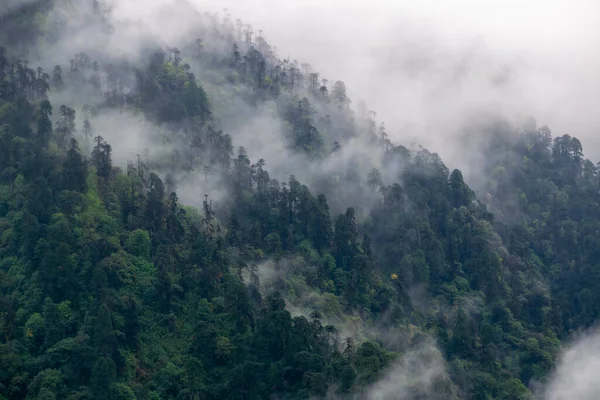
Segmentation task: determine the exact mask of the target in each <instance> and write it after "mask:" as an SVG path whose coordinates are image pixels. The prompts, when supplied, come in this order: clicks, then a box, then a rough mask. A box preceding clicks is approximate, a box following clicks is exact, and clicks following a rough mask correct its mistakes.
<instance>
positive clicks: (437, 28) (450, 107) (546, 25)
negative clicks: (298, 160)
mask: <svg viewBox="0 0 600 400" xmlns="http://www.w3.org/2000/svg"><path fill="white" fill-rule="evenodd" d="M195 2H196V4H197V5H198V6H199V7H202V8H205V9H212V10H215V11H218V10H221V9H223V8H225V7H227V8H228V9H229V11H230V12H231V13H232V14H233V16H234V17H238V16H239V17H241V18H242V19H243V20H244V21H245V22H247V23H251V24H252V25H253V27H254V30H255V31H256V32H257V31H258V30H259V29H260V30H263V31H264V35H265V36H266V37H267V40H269V42H271V44H273V45H275V46H277V48H278V50H279V55H280V56H281V57H287V56H288V55H289V57H290V58H291V59H298V60H301V62H308V63H310V64H311V65H312V66H313V68H315V69H316V70H318V71H319V72H321V76H322V77H325V78H328V79H330V80H331V79H342V80H344V81H345V82H346V84H347V86H348V90H349V95H350V97H351V98H352V99H353V101H354V104H356V103H357V101H358V100H361V99H362V100H364V101H365V102H366V103H367V104H368V106H369V108H370V109H372V110H375V111H376V112H377V113H378V114H377V118H378V120H380V121H385V122H386V125H387V126H388V130H389V132H388V133H389V134H390V137H391V138H393V139H394V140H395V141H397V142H398V143H410V142H413V141H414V142H418V143H420V144H422V145H423V146H425V147H427V148H429V149H431V150H432V151H436V152H438V153H440V155H441V156H442V158H443V159H444V161H445V162H447V163H448V164H449V165H451V166H459V167H461V168H464V169H467V172H468V169H469V165H467V163H468V162H469V161H470V160H468V159H465V148H467V149H468V146H467V145H468V143H465V142H464V140H461V142H460V143H457V141H458V137H459V134H460V131H461V128H462V127H463V126H464V124H465V123H468V122H467V121H469V119H470V117H471V116H472V115H473V114H477V113H479V112H481V111H486V112H495V113H500V114H502V115H504V116H506V117H509V118H515V117H517V116H519V115H520V114H521V115H531V116H534V117H535V118H536V119H537V121H538V124H547V125H549V126H550V128H551V129H552V131H553V133H554V134H555V135H556V134H565V133H568V134H571V135H575V136H577V137H579V138H580V139H581V140H582V142H583V145H584V151H585V153H586V156H588V157H591V158H593V159H594V160H598V158H599V157H600V152H599V151H598V150H595V149H596V148H597V147H598V146H597V145H598V144H600V138H597V137H596V132H597V131H599V130H600V129H599V128H600V118H599V117H598V116H597V113H596V104H598V103H599V101H600V90H599V89H600V83H599V82H600V79H598V78H599V74H600V68H599V67H600V24H599V23H598V22H600V3H598V2H597V1H594V0H578V1H576V2H572V1H567V0H528V1H516V0H512V1H500V0H487V1H475V0H419V1H416V0H398V1H394V0H386V1H376V2H359V1H341V0H327V1H316V0H303V1H296V2H293V1H289V2H288V1H286V2H281V1H272V0H254V1H247V0H229V1H218V2H216V1H201V0H195ZM453 164H454V165H453Z"/></svg>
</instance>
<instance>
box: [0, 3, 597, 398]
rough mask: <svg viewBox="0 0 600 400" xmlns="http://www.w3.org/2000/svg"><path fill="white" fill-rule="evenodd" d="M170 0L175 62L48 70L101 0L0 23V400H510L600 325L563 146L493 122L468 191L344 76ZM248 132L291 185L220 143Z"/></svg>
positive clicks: (95, 54) (578, 155) (149, 53)
mask: <svg viewBox="0 0 600 400" xmlns="http://www.w3.org/2000/svg"><path fill="white" fill-rule="evenodd" d="M177 4H178V7H176V8H175V9H172V10H171V11H170V12H171V13H172V14H168V15H167V14H165V18H177V17H182V16H184V15H185V18H186V20H192V21H194V29H193V30H191V32H186V34H185V35H181V36H180V37H177V40H178V43H177V44H176V46H177V47H176V46H175V44H174V43H165V42H163V41H162V40H160V39H158V38H156V37H152V36H148V38H145V39H144V40H143V41H142V42H140V44H139V48H138V49H137V50H138V51H139V54H137V53H136V54H135V56H134V57H128V56H127V55H124V54H115V53H111V51H110V48H108V49H99V48H96V47H95V46H91V47H90V50H89V51H87V52H83V51H79V50H77V51H76V52H74V53H72V54H71V55H70V56H69V57H67V58H65V59H62V60H56V62H57V63H54V60H55V58H56V53H59V52H58V51H57V50H56V51H54V52H53V50H55V49H62V48H64V46H63V47H57V46H59V45H61V43H63V42H64V40H65V38H68V37H69V36H70V35H77V34H80V33H81V32H88V33H89V32H92V33H93V34H94V35H98V37H100V39H97V40H99V41H101V40H102V38H110V37H115V36H116V37H119V36H118V35H119V34H120V33H119V32H121V30H123V29H124V28H126V27H127V26H128V25H127V24H126V23H124V22H123V21H114V20H113V19H112V18H111V9H110V7H109V6H108V5H107V4H104V3H102V2H100V1H89V2H81V4H73V3H72V2H69V1H61V0H56V1H50V0H44V1H41V0H40V1H31V2H28V3H27V4H25V5H23V6H21V7H15V8H14V9H10V10H9V11H7V12H5V13H2V14H0V399H6V400H9V399H10V400H12V399H44V400H48V399H119V400H121V399H122V400H125V399H127V400H130V399H140V400H143V399H309V398H310V399H316V398H332V399H345V398H347V399H352V398H366V399H395V398H402V399H425V398H426V399H463V398H464V399H530V398H533V397H534V395H533V394H532V393H533V392H534V391H535V390H534V389H535V387H536V385H540V384H543V382H544V381H545V380H546V379H547V378H548V374H549V373H550V372H551V371H552V369H553V367H554V366H555V364H556V361H557V356H558V355H559V351H560V349H561V343H563V342H564V341H567V340H568V339H569V338H570V337H571V336H572V335H573V333H575V332H577V331H579V330H582V329H586V328H588V327H590V326H592V325H593V324H594V323H595V321H596V319H597V317H598V313H599V312H600V301H599V300H600V299H599V298H598V296H600V294H598V290H597V287H598V285H600V274H598V271H600V270H599V269H598V268H599V265H600V250H599V249H600V243H598V241H599V240H600V211H599V208H598V198H599V197H598V196H599V188H600V176H599V171H598V166H597V165H595V164H594V163H593V162H591V161H589V160H586V159H585V158H584V156H583V149H582V145H581V143H580V142H579V140H578V139H576V138H574V137H571V136H569V135H563V136H558V137H555V138H553V137H552V134H551V132H550V130H549V129H548V128H547V127H537V126H535V124H528V125H525V126H518V127H516V126H513V125H511V124H509V123H508V122H504V121H491V122H490V124H489V127H488V129H485V130H484V131H482V132H481V133H480V134H481V135H486V137H488V139H489V140H487V142H486V143H487V147H485V148H482V149H481V151H482V152H483V153H484V154H485V155H487V156H486V157H485V159H486V160H487V162H486V163H485V165H484V166H482V167H481V173H482V174H483V175H484V176H485V182H486V184H485V185H483V186H482V187H480V188H478V189H477V190H476V191H475V190H473V189H471V188H470V187H469V186H468V185H467V184H466V183H465V181H464V180H463V176H462V173H461V172H460V171H459V170H456V169H455V170H449V169H448V167H447V166H446V165H445V164H444V163H443V161H442V160H441V159H440V157H439V156H438V155H437V154H435V153H431V152H430V151H428V150H426V149H424V148H407V147H405V146H402V145H399V144H397V143H394V142H393V141H392V140H390V139H389V137H388V135H387V133H386V127H385V125H384V124H383V123H381V122H377V121H376V114H375V113H374V112H372V111H371V112H369V111H368V109H362V110H358V112H355V111H353V110H352V108H351V101H350V99H349V98H348V96H347V94H346V86H345V84H344V83H343V82H342V81H329V80H327V79H322V77H320V76H319V74H318V73H317V72H315V71H313V70H312V68H311V66H309V65H307V64H302V63H299V62H297V61H295V60H289V59H281V58H280V57H279V56H278V54H277V52H276V50H275V49H274V48H272V47H271V46H270V45H269V44H268V42H267V41H266V39H265V38H264V37H263V36H262V35H261V34H253V31H252V28H251V27H250V26H249V25H246V24H244V23H243V22H242V21H241V20H236V21H234V20H233V19H232V17H231V16H229V15H228V13H225V17H223V18H221V17H218V16H215V15H212V14H208V13H206V14H202V13H200V12H198V11H196V10H195V9H193V8H192V7H191V6H190V5H189V4H187V3H186V2H185V1H180V2H178V3H177ZM132 23H133V22H132ZM81 37H87V36H81ZM94 37H96V36H94ZM81 42H85V41H81ZM83 45H86V43H84V44H83ZM74 46H75V45H74ZM67 47H68V46H67ZM49 50H50V51H49ZM48 53H52V57H50V56H49V55H48ZM30 59H31V60H37V61H36V63H37V64H34V62H32V61H28V60H30ZM48 60H52V61H53V62H52V63H50V64H48V63H49V61H48ZM38 64H39V67H38ZM363 108H364V107H363ZM359 109H360V107H359ZM266 116H268V118H267V117H266ZM115 120H116V121H120V122H122V125H119V122H118V123H116V124H114V123H112V121H115ZM257 120H259V121H264V120H268V121H275V122H269V125H268V126H269V127H270V128H272V130H273V131H274V132H276V135H278V136H277V138H278V140H280V141H281V143H284V144H285V151H286V152H288V153H286V154H288V155H289V160H290V163H289V168H290V169H292V170H291V171H287V170H284V169H283V167H278V168H277V170H273V171H271V170H270V169H269V165H270V164H269V158H268V155H267V156H266V157H265V158H264V159H262V158H259V159H256V160H255V159H251V157H252V154H250V153H249V152H248V151H247V149H245V148H244V147H242V146H240V145H238V142H237V141H238V140H245V139H244V138H242V137H241V136H240V137H237V136H236V132H241V131H242V130H243V129H244V127H248V126H254V125H251V124H252V123H253V122H252V121H257ZM136 126H143V127H144V128H143V135H144V136H143V137H144V140H145V141H144V146H145V148H139V149H137V153H138V154H137V155H135V156H131V154H129V153H128V154H127V157H128V158H129V159H128V161H126V162H123V163H119V162H116V161H113V159H115V160H116V159H117V157H116V155H117V154H123V153H119V146H120V141H121V140H122V141H123V142H125V141H126V138H127V137H128V136H132V135H133V131H134V129H135V127H136ZM149 127H150V128H149ZM228 130H230V132H232V133H231V134H230V133H228ZM111 134H112V135H115V134H116V136H113V137H114V138H116V139H115V140H113V141H110V142H109V140H107V139H106V137H108V136H109V135H111ZM262 134H267V133H266V132H262V131H260V130H259V129H256V130H254V131H252V135H255V136H260V135H262ZM269 137H271V136H269ZM269 140H271V139H269ZM273 140H274V139H273ZM357 143H358V145H357ZM357 147H366V148H368V149H369V150H368V154H369V155H368V156H367V153H366V152H359V151H356V148H357ZM146 150H147V151H146ZM371 154H372V155H371ZM130 156H131V157H130ZM119 157H121V156H120V155H119ZM272 157H273V158H280V157H281V155H278V154H272ZM282 171H283V173H286V174H287V173H288V172H289V176H288V177H286V179H285V180H279V181H278V180H276V179H274V178H273V176H275V175H277V176H280V175H281V173H282ZM303 178H304V179H305V181H304V180H303ZM182 187H183V188H185V189H183V190H179V188H182ZM190 187H191V188H194V190H193V195H190V194H189V192H190V189H189V188H190ZM181 192H186V198H187V199H190V198H192V199H194V200H195V201H193V203H194V204H184V202H182V201H180V200H179V198H178V193H181ZM213 197H214V198H213ZM196 205H198V207H196Z"/></svg>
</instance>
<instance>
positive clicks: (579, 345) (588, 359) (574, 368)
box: [536, 330, 600, 400]
mask: <svg viewBox="0 0 600 400" xmlns="http://www.w3.org/2000/svg"><path fill="white" fill-rule="evenodd" d="M598 371H600V331H598V330H596V331H595V332H593V333H591V334H586V335H584V336H582V337H580V338H579V339H577V340H575V341H574V342H573V343H572V344H571V345H569V346H568V347H566V348H565V350H564V351H563V353H562V355H561V356H560V357H559V359H558V365H557V367H556V369H555V370H554V372H553V373H552V374H551V376H550V378H549V380H548V383H547V384H546V385H545V386H544V388H543V389H542V390H540V391H539V392H541V393H539V394H538V396H536V397H537V398H539V399H541V400H574V399H577V400H596V399H598V398H599V397H600V379H598Z"/></svg>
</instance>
